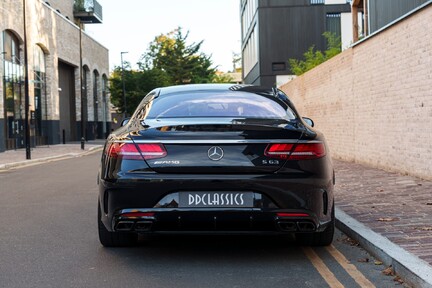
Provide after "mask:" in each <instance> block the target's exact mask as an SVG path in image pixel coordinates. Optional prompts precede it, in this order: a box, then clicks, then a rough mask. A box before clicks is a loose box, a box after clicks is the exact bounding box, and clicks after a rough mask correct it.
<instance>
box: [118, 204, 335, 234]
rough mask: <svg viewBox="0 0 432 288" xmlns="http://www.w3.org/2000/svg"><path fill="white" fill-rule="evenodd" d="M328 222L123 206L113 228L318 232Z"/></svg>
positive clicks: (240, 212)
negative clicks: (125, 207)
mask: <svg viewBox="0 0 432 288" xmlns="http://www.w3.org/2000/svg"><path fill="white" fill-rule="evenodd" d="M285 211H286V210H285ZM134 213H135V214H136V215H140V214H145V216H138V217H136V216H133V215H134ZM285 213H286V212H285ZM296 213H299V211H297V212H296ZM327 224H328V222H320V219H318V218H317V217H316V216H315V215H312V214H308V216H304V217H287V216H279V215H278V214H277V212H274V211H272V212H264V211H262V210H260V209H232V210H225V209H219V208H214V209H200V210H198V209H195V210H187V209H123V210H120V211H117V212H116V213H115V215H114V217H113V218H112V223H111V227H112V229H113V231H117V232H137V233H164V232H176V233H192V232H194V233H211V232H219V233H259V234H261V233H295V232H319V231H323V230H324V229H325V228H326V225H327Z"/></svg>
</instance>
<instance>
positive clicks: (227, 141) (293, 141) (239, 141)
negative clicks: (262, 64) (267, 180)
mask: <svg viewBox="0 0 432 288" xmlns="http://www.w3.org/2000/svg"><path fill="white" fill-rule="evenodd" d="M113 142H118V143H136V144H139V143H160V144H212V145H218V144H219V145H220V144H273V143H287V144H296V143H323V141H320V140H299V139H237V140H236V139H232V140H231V139H223V140H214V139H189V140H173V139H166V140H163V139H154V140H147V139H146V140H143V139H131V140H115V141H113Z"/></svg>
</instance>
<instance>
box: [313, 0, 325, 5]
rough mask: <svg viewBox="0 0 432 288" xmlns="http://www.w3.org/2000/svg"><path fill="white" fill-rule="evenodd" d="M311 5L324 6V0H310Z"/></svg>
mask: <svg viewBox="0 0 432 288" xmlns="http://www.w3.org/2000/svg"><path fill="white" fill-rule="evenodd" d="M310 4H311V5H322V4H325V0H310Z"/></svg>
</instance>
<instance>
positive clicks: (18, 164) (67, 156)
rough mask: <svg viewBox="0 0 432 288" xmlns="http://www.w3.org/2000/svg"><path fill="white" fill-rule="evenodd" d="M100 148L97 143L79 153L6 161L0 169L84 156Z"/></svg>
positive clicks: (0, 165)
mask: <svg viewBox="0 0 432 288" xmlns="http://www.w3.org/2000/svg"><path fill="white" fill-rule="evenodd" d="M102 148H103V146H102V145H98V146H93V147H90V148H89V149H88V150H87V151H84V152H80V153H65V154H61V155H55V156H49V157H44V158H38V159H30V160H25V161H20V162H12V163H7V164H0V170H8V169H11V168H20V167H26V166H30V165H35V164H42V163H46V162H52V161H58V160H62V159H69V158H73V157H80V156H84V155H87V154H91V153H93V152H97V151H99V150H102Z"/></svg>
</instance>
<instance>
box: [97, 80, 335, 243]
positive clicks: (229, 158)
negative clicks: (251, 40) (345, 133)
mask: <svg viewBox="0 0 432 288" xmlns="http://www.w3.org/2000/svg"><path fill="white" fill-rule="evenodd" d="M125 122H127V123H125V124H124V126H122V127H121V128H119V129H118V130H116V131H114V132H113V133H112V134H111V135H110V136H109V137H108V139H107V141H106V144H105V148H104V152H103V155H102V159H101V165H100V170H99V177H98V183H99V205H98V223H99V238H100V242H101V243H102V245H104V246H129V245H134V244H136V243H137V238H138V235H139V234H152V233H227V234H230V233H234V234H236V233H258V234H262V233H264V234H275V233H276V234H295V235H296V238H297V239H298V240H300V241H302V242H304V243H305V244H311V245H329V244H330V243H331V242H332V239H333V233H334V222H335V220H334V219H335V218H334V199H333V187H334V171H333V168H332V163H331V158H330V155H329V151H328V148H327V146H326V142H325V140H324V137H323V135H322V134H321V133H320V132H318V131H317V130H315V129H314V128H313V127H312V126H313V121H312V120H311V119H308V118H301V117H300V116H299V113H298V112H297V111H296V109H295V107H294V105H293V103H292V102H291V101H290V99H289V98H288V97H287V96H286V95H285V94H284V93H283V92H282V91H280V90H277V89H273V88H265V87H258V86H247V85H230V84H202V85H184V86H172V87H165V88H158V89H155V90H153V91H151V92H150V93H149V94H148V95H147V96H145V97H144V99H143V100H142V102H141V103H140V105H139V106H138V108H137V109H136V111H135V113H134V114H133V115H132V117H131V118H130V119H129V121H125Z"/></svg>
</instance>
